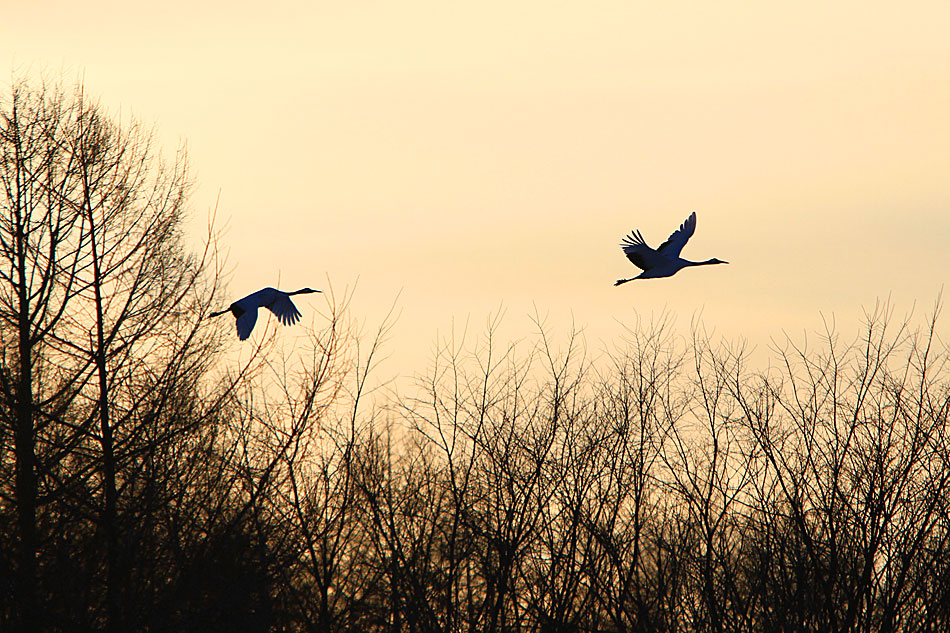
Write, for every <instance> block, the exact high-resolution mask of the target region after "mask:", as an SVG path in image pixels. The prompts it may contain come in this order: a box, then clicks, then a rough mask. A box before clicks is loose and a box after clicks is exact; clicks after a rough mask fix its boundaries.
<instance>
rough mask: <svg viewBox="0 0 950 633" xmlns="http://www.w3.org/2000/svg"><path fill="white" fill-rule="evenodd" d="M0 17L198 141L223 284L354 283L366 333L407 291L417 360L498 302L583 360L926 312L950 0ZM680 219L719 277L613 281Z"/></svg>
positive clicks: (196, 155)
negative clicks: (646, 345) (572, 344)
mask: <svg viewBox="0 0 950 633" xmlns="http://www.w3.org/2000/svg"><path fill="white" fill-rule="evenodd" d="M0 7H2V8H0V63H2V65H3V66H4V67H5V68H6V69H7V73H6V75H7V76H8V77H12V76H14V75H19V76H24V75H26V76H39V75H40V74H42V73H45V74H47V75H49V76H53V77H58V76H61V77H62V78H63V80H64V82H65V83H66V84H69V83H71V82H72V81H74V80H76V79H78V78H80V77H82V78H84V81H85V85H86V92H87V93H88V94H92V95H94V96H96V97H98V98H99V100H100V103H101V104H102V105H103V106H104V107H106V108H107V109H108V110H109V111H110V112H112V113H114V114H115V115H119V114H120V113H121V115H122V116H123V117H127V116H129V115H134V116H136V117H137V118H139V119H140V120H142V121H144V122H147V123H150V124H154V125H155V126H156V128H157V131H158V140H159V141H160V144H161V145H162V146H163V147H164V149H165V150H166V151H167V152H169V153H170V152H171V151H172V150H173V149H174V148H175V146H176V145H177V144H178V143H180V142H183V141H186V142H187V144H188V149H189V156H190V162H191V166H192V168H193V169H194V171H195V173H196V176H197V183H198V188H197V190H196V191H195V195H194V196H193V198H192V206H193V209H194V237H195V241H196V242H197V241H198V240H199V239H200V238H201V237H202V236H203V235H204V226H203V225H204V223H205V221H206V217H207V214H208V212H209V210H210V209H211V208H212V207H213V205H214V201H215V198H216V196H217V195H218V193H219V192H220V196H221V197H220V209H219V216H218V217H219V220H222V221H223V222H222V224H224V223H226V225H227V231H226V232H225V234H224V240H223V245H224V246H225V247H226V248H228V249H229V251H230V255H229V260H228V261H229V265H230V267H231V270H232V274H231V276H230V289H231V291H232V292H233V294H234V296H235V298H237V297H239V296H243V295H244V294H246V293H248V292H251V291H254V290H256V289H258V288H260V287H262V286H265V285H277V284H278V280H279V283H280V286H281V287H283V288H287V289H291V288H296V287H300V286H307V285H313V286H316V287H323V286H325V284H326V275H329V276H330V279H331V280H332V282H333V284H334V286H335V287H337V288H343V287H344V286H347V285H349V286H352V285H353V284H354V283H355V282H356V280H357V278H358V279H359V283H358V288H357V292H356V298H355V300H354V304H353V307H354V310H356V311H357V313H358V314H359V315H366V318H367V319H368V322H369V323H370V324H372V323H374V322H377V321H378V320H379V318H381V317H382V315H383V314H385V312H386V311H387V310H388V308H389V306H390V305H391V304H392V303H393V301H395V300H396V298H397V295H399V297H398V301H397V308H398V309H399V310H401V316H400V318H399V321H398V322H397V325H396V328H395V330H394V332H393V336H392V339H391V343H390V350H391V351H392V352H393V356H394V359H393V360H392V361H390V362H395V363H397V364H400V363H401V364H404V365H406V368H407V369H410V370H421V369H424V367H420V366H419V364H420V362H423V364H424V359H425V358H426V357H427V356H428V352H429V350H430V349H431V347H432V344H433V342H434V340H435V337H436V333H437V332H441V333H442V334H445V333H446V332H447V331H448V330H449V329H450V328H451V327H452V323H453V320H454V322H455V324H456V325H457V326H458V325H459V324H461V323H463V322H464V321H465V320H466V319H467V318H468V319H471V323H472V325H471V329H473V330H475V331H479V332H480V331H482V330H483V326H484V323H485V321H486V319H487V318H488V317H489V315H490V314H492V313H493V312H495V311H497V310H498V309H499V307H502V308H503V309H504V310H505V312H506V317H505V327H506V328H507V335H509V336H515V337H517V336H523V335H529V334H530V333H531V332H532V331H534V330H535V327H534V326H533V325H532V323H531V320H530V319H529V318H528V315H530V314H532V313H533V312H534V310H535V307H534V306H537V309H538V310H539V312H540V313H541V314H542V315H548V318H549V320H550V323H551V324H552V325H553V326H554V327H555V328H558V329H559V331H563V329H564V328H566V327H567V324H569V323H570V322H571V320H573V322H574V323H575V324H576V325H577V326H578V327H583V328H584V330H585V334H586V337H587V341H588V344H589V345H590V346H591V347H593V348H595V349H597V348H603V347H606V346H609V345H610V341H611V340H612V339H613V338H614V337H615V336H616V334H617V333H618V332H619V331H621V329H622V328H621V325H620V323H628V324H630V323H633V322H634V321H635V320H636V318H637V315H639V316H641V317H644V318H647V319H649V318H650V316H651V315H655V314H659V313H661V312H663V311H666V312H668V313H670V314H671V315H674V316H675V318H676V322H677V324H678V326H680V327H681V328H682V329H683V330H685V331H688V328H689V323H690V320H691V319H692V318H693V317H695V316H697V315H699V314H701V315H702V319H703V321H704V323H705V325H706V327H707V329H711V330H715V332H717V333H719V334H722V335H725V336H727V337H730V338H733V337H738V336H744V337H747V338H748V339H749V340H750V342H752V343H753V344H755V345H758V346H767V345H768V344H769V337H770V336H773V337H774V336H778V337H781V336H782V331H783V330H784V331H788V332H791V333H796V334H800V333H801V332H802V331H809V332H814V331H816V330H819V329H820V328H821V316H820V315H821V314H825V315H826V316H830V315H834V317H835V318H836V319H837V321H838V322H839V324H848V325H854V324H855V323H856V322H857V321H858V320H859V319H860V317H861V314H862V310H863V308H865V307H872V306H873V305H874V302H875V301H876V300H877V299H887V298H888V297H890V298H891V300H892V302H893V303H894V304H895V305H896V306H897V307H898V310H899V311H901V312H902V313H903V312H906V311H907V310H909V309H910V308H911V307H912V305H913V303H914V301H916V302H917V306H918V308H917V309H918V311H926V310H927V309H929V308H930V307H931V305H932V304H933V301H934V300H935V299H936V297H937V294H938V292H939V291H940V290H941V288H942V287H943V284H944V280H945V278H946V274H947V271H948V270H950V248H948V247H947V244H946V241H947V237H948V236H950V37H948V35H947V25H948V24H950V5H948V4H947V3H946V2H913V1H911V2H896V1H895V2H867V1H865V2H833V3H831V2H827V1H824V0H822V1H820V2H812V1H797V2H782V3H775V2H734V1H726V2H717V3H710V2H597V1H589V0H588V1H583V2H580V1H578V2H551V1H548V2H517V1H512V0H505V1H495V0H480V1H479V2H467V3H460V2H446V1H445V0H441V1H423V0H400V1H398V2H332V3H330V2H288V1H285V0H275V1H272V2H267V3H261V2H253V3H251V2H239V1H235V0H228V1H227V2H224V1H217V0H216V1H213V2H204V1H200V0H190V1H188V2H182V1H179V0H166V1H164V2H161V3H132V2H127V1H123V2H119V1H115V2H111V1H110V2H106V1H102V0H87V1H86V2H79V3H77V2H73V1H71V0H70V1H67V0H57V1H46V0H36V1H34V2H22V1H20V2H10V1H8V0H0ZM5 83H8V81H7V82H5ZM693 209H695V210H696V212H697V216H698V227H697V231H696V234H695V235H694V236H693V238H692V240H691V241H690V243H689V244H688V245H687V247H686V248H685V250H684V252H683V256H684V257H687V258H690V259H697V260H701V259H707V258H709V257H719V258H721V259H725V260H728V261H729V262H730V265H729V266H716V267H707V268H700V269H695V270H686V271H683V272H681V273H679V274H677V275H676V276H675V277H673V278H670V279H666V280H653V281H645V282H636V283H632V284H627V285H624V286H622V287H620V288H614V287H613V285H612V284H613V282H614V280H616V279H617V278H620V277H630V276H633V275H634V274H636V270H635V269H634V268H633V266H632V265H630V264H629V263H628V262H627V260H626V259H625V258H624V256H623V254H622V252H621V251H620V249H619V248H618V246H617V245H618V243H619V241H620V239H621V238H622V237H623V236H624V234H626V233H627V232H628V231H630V230H631V229H633V228H639V229H641V230H642V232H643V235H644V237H645V238H646V239H647V241H648V243H650V244H651V245H653V246H658V245H659V243H660V242H662V241H663V240H664V239H665V238H666V237H667V236H668V235H669V233H670V232H671V231H672V230H673V229H675V228H676V227H677V226H678V225H679V223H680V222H682V221H683V220H684V219H685V218H686V216H687V215H688V214H689V212H690V211H691V210H693ZM400 293H401V294H400ZM300 303H301V304H302V305H301V307H305V306H309V307H311V308H315V307H317V305H318V303H319V300H316V299H309V298H308V299H305V300H302V301H301V302H300ZM237 344H238V343H237V341H235V345H237ZM397 359H398V360H397Z"/></svg>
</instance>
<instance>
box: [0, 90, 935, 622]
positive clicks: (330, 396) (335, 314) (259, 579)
mask: <svg viewBox="0 0 950 633" xmlns="http://www.w3.org/2000/svg"><path fill="white" fill-rule="evenodd" d="M147 138H148V137H147V135H145V134H144V133H143V132H142V131H141V130H140V129H138V128H136V127H135V126H132V125H126V126H121V125H119V124H118V123H115V122H113V121H111V120H109V119H108V117H105V116H104V115H103V113H102V112H101V111H100V109H99V108H98V107H96V106H94V105H92V104H89V103H88V102H87V101H86V100H84V99H83V97H82V95H81V94H75V95H72V96H65V95H63V94H62V93H60V92H58V91H56V90H54V89H51V88H45V87H44V88H40V89H31V88H29V87H27V86H25V85H19V86H16V87H15V88H14V89H13V91H12V93H11V95H10V96H9V97H8V98H7V99H6V101H4V102H3V103H2V108H0V145H2V147H0V150H2V151H0V161H2V163H0V181H2V184H3V187H4V190H3V196H2V199H0V204H2V209H0V212H2V213H0V629H2V630H4V631H6V630H22V631H77V630H97V631H98V630H115V631H133V630H143V631H216V630H222V631H225V630H227V631H327V632H330V631H350V630H363V631H366V632H372V631H380V632H382V631H445V632H449V631H452V632H455V631H479V632H480V631H532V632H533V631H644V632H646V631H946V630H950V541H948V538H950V468H948V463H947V462H948V457H950V445H948V421H947V416H948V407H950V368H948V366H947V358H948V357H947V350H946V349H945V348H944V347H943V345H942V343H940V340H939V338H938V337H937V332H936V319H934V321H932V322H929V323H926V324H924V325H923V326H919V327H918V326H914V327H911V326H910V325H909V324H908V323H898V322H897V321H896V320H895V319H894V318H893V316H892V314H889V313H888V312H887V311H886V310H881V311H877V312H875V313H872V314H869V315H868V319H867V323H866V324H865V328H864V333H863V335H861V336H859V337H858V338H857V339H856V340H854V341H852V342H842V341H841V340H839V338H838V336H837V335H836V334H835V333H834V332H833V331H829V332H828V333H826V335H825V336H824V337H822V338H820V339H819V341H818V344H817V345H816V346H814V347H808V346H804V345H802V346H798V347H796V346H794V345H792V344H791V343H789V344H788V345H787V346H786V347H785V348H783V349H777V350H774V353H773V354H772V362H771V365H770V366H769V368H768V369H767V370H762V371H756V370H754V369H750V368H749V363H750V355H749V354H747V353H746V351H745V350H744V349H742V348H741V347H730V346H729V345H726V344H722V343H716V342H714V341H713V340H711V339H710V338H709V337H705V336H703V335H700V334H699V333H696V334H694V335H693V336H692V337H691V338H689V339H684V338H682V337H680V336H678V335H677V334H676V332H675V330H674V329H673V328H672V327H671V326H670V325H669V324H668V323H662V322H661V323H657V324H653V325H649V326H638V327H635V328H632V329H630V330H629V331H628V332H627V335H626V336H625V337H624V339H623V340H622V341H618V343H617V345H616V348H615V349H614V351H612V352H611V353H609V354H607V355H606V356H605V357H601V358H598V359H596V361H595V360H591V359H589V358H587V357H586V356H585V350H584V348H583V345H582V344H581V343H580V342H579V341H578V340H577V339H575V338H572V337H568V338H567V339H565V340H564V341H563V343H554V342H552V341H551V339H549V338H548V333H547V332H545V328H543V327H542V328H539V330H540V332H539V334H538V336H537V337H536V343H535V344H533V345H531V344H528V345H524V344H523V345H522V348H520V349H515V348H504V349H499V348H498V341H497V340H495V339H494V338H493V336H492V333H491V328H489V331H488V332H487V334H486V335H484V336H482V337H479V338H478V339H477V340H475V341H472V342H471V343H470V344H455V343H454V342H451V341H449V342H446V343H445V344H444V345H442V346H441V347H440V348H439V349H438V351H437V352H436V354H435V356H434V358H433V363H432V366H431V369H430V371H429V372H427V373H426V374H424V377H423V378H421V379H419V380H418V381H417V383H416V384H415V385H414V388H412V389H410V390H409V391H408V392H406V390H405V387H403V391H404V393H403V394H401V395H399V394H391V395H388V396H387V395H384V394H383V393H382V392H379V391H377V392H376V393H374V394H373V396H374V397H373V400H372V401H371V402H368V401H367V386H368V385H369V384H370V383H369V382H368V378H367V376H368V373H369V372H370V369H371V368H372V367H373V364H374V360H373V359H374V357H375V355H376V354H377V352H378V349H377V345H378V344H379V343H380V339H379V338H377V339H376V340H375V341H374V342H373V344H372V346H371V347H370V348H369V349H366V348H365V347H361V346H360V338H359V337H358V336H356V334H355V333H354V331H353V328H352V326H349V325H348V320H347V318H346V312H347V310H346V299H345V298H344V299H343V300H339V301H334V300H333V299H332V297H331V300H330V301H329V303H328V309H327V311H326V314H324V315H322V316H320V317H318V320H317V322H318V323H320V324H321V326H320V328H319V329H318V330H317V331H308V330H305V331H306V332H307V336H305V337H302V338H300V339H298V340H297V341H296V342H295V348H294V352H293V354H292V355H290V356H288V357H286V358H284V357H282V356H281V355H280V354H279V353H278V350H277V348H276V347H275V346H274V345H272V344H270V343H268V344H267V345H265V346H263V347H258V348H256V349H255V350H254V351H252V352H251V353H250V354H249V355H248V356H247V358H246V359H245V360H244V361H243V362H242V363H241V364H239V365H237V364H235V361H234V360H233V358H231V359H227V358H225V357H223V356H222V355H221V349H222V346H221V342H222V340H227V341H233V336H231V333H230V332H227V335H228V338H227V339H222V338H221V335H222V330H217V329H213V327H212V326H213V325H214V324H213V323H212V322H208V321H202V317H203V315H204V314H206V313H207V310H208V307H209V304H211V303H212V302H215V301H218V296H217V295H218V292H219V291H218V288H217V281H216V278H215V271H214V262H213V261H212V260H209V259H208V257H207V254H206V255H205V256H192V255H189V254H188V253H187V252H186V250H185V249H184V247H183V245H182V243H181V240H180V233H181V229H182V219H183V213H184V210H185V203H186V200H187V178H186V169H185V164H184V161H183V158H182V157H179V159H178V160H177V161H176V162H175V163H174V164H173V165H172V166H171V167H166V166H163V165H162V164H161V163H160V162H159V161H158V160H157V158H156V157H155V156H154V155H153V154H152V152H151V150H150V148H149V145H148V142H147ZM212 259H213V258H212ZM262 325H263V324H262ZM215 327H222V328H223V327H227V326H226V325H225V324H221V325H220V326H215ZM261 329H262V330H263V328H261ZM287 332H288V331H287V330H285V331H284V332H282V335H283V336H289V334H287ZM261 339H262V340H264V341H272V340H273V339H272V338H271V337H269V336H267V334H266V332H265V333H264V334H263V336H262V337H261ZM760 355H761V354H760ZM222 367H223V368H225V369H220V368H222ZM230 367H234V369H227V368H230ZM407 393H408V394H409V395H407Z"/></svg>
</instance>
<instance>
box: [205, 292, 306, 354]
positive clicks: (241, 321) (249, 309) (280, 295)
mask: <svg viewBox="0 0 950 633" xmlns="http://www.w3.org/2000/svg"><path fill="white" fill-rule="evenodd" d="M311 292H323V291H322V290H313V289H311V288H302V289H300V290H295V291H294V292H284V291H283V290H278V289H277V288H263V289H261V290H258V291H257V292H252V293H251V294H249V295H247V296H246V297H244V298H243V299H238V300H237V301H235V302H234V303H232V304H231V305H230V306H228V309H227V310H221V311H220V312H212V313H211V314H209V315H208V318H211V317H216V316H221V315H222V314H227V313H228V312H230V313H231V314H233V315H234V318H235V319H237V333H238V338H239V339H240V340H242V341H243V340H245V339H247V337H249V336H250V335H251V330H253V329H254V324H255V323H256V322H257V309H258V308H267V309H268V310H270V311H271V312H273V313H274V315H276V316H277V318H278V319H279V320H280V322H281V323H283V324H284V325H293V324H294V323H296V322H297V321H299V320H300V310H298V309H297V306H295V305H294V302H293V301H291V300H290V296H291V295H302V294H308V293H311Z"/></svg>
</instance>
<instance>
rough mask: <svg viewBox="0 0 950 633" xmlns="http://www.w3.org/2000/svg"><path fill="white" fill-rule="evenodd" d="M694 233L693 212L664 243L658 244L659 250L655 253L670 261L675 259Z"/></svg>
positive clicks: (694, 213) (694, 219)
mask: <svg viewBox="0 0 950 633" xmlns="http://www.w3.org/2000/svg"><path fill="white" fill-rule="evenodd" d="M695 232H696V212H695V211H693V212H692V213H690V214H689V217H688V218H686V221H684V222H683V223H682V224H680V228H678V229H677V230H675V231H673V233H672V234H670V236H669V237H668V238H666V241H665V242H663V243H662V244H660V248H658V249H656V251H657V252H658V253H659V254H660V255H666V256H667V257H669V258H671V259H675V258H677V257H679V256H680V252H681V251H682V250H683V247H684V246H686V242H688V241H689V238H691V237H692V236H693V233H695Z"/></svg>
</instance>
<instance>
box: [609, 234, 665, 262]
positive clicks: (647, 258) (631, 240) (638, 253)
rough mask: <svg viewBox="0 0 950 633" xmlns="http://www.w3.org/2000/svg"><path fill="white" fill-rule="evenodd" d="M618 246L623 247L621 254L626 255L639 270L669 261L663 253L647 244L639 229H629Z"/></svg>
mask: <svg viewBox="0 0 950 633" xmlns="http://www.w3.org/2000/svg"><path fill="white" fill-rule="evenodd" d="M620 248H622V249H623V254H624V255H626V256H627V259H629V260H630V261H631V262H633V265H634V266H636V267H637V268H639V269H640V270H649V269H650V268H655V267H657V266H661V265H663V264H664V263H668V262H669V260H668V259H667V258H666V256H665V254H662V255H661V254H660V253H658V252H656V251H655V250H653V249H652V248H650V247H649V246H647V243H646V242H644V241H643V236H642V235H640V231H631V233H630V235H628V236H627V237H625V238H623V241H622V242H621V243H620Z"/></svg>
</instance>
